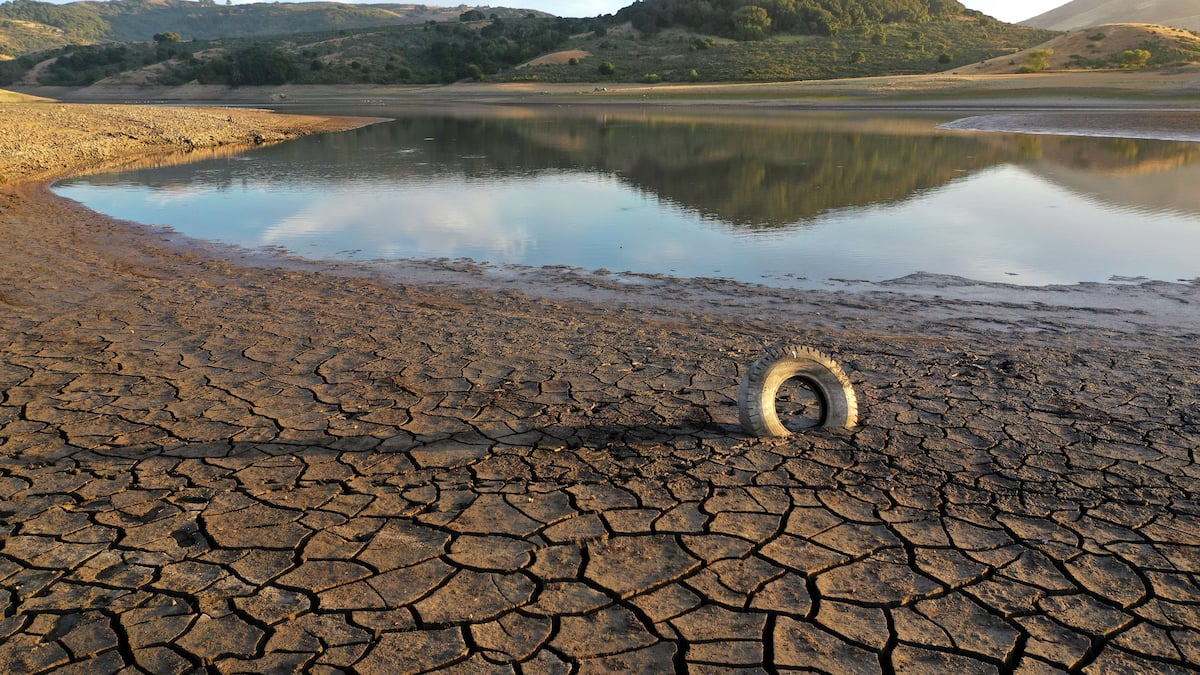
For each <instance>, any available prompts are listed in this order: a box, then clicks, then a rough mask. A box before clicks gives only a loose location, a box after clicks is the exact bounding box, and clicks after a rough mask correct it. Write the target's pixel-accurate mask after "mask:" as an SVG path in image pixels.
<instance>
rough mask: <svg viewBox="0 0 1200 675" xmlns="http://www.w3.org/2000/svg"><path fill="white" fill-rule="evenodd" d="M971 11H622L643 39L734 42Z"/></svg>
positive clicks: (740, 5) (670, 6)
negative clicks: (677, 34) (696, 36)
mask: <svg viewBox="0 0 1200 675" xmlns="http://www.w3.org/2000/svg"><path fill="white" fill-rule="evenodd" d="M964 12H966V7H964V6H963V5H962V4H961V3H959V2H958V0H642V1H640V2H635V3H633V4H632V5H630V6H628V7H626V8H625V9H622V10H621V11H619V12H617V15H616V18H615V20H616V22H618V23H621V22H625V21H628V22H630V23H632V24H633V27H634V28H636V29H637V30H638V31H640V32H641V33H643V34H653V33H656V32H658V31H661V30H663V29H666V28H686V29H689V30H692V31H695V32H698V33H707V34H712V35H720V36H724V37H728V38H733V39H735V40H756V39H763V38H766V37H768V36H770V35H772V34H777V33H792V34H807V35H832V34H835V33H837V32H838V31H840V30H842V29H844V28H848V27H852V26H862V25H872V24H881V23H924V22H927V21H934V20H941V19H946V18H949V17H952V16H957V15H959V14H962V13H964Z"/></svg>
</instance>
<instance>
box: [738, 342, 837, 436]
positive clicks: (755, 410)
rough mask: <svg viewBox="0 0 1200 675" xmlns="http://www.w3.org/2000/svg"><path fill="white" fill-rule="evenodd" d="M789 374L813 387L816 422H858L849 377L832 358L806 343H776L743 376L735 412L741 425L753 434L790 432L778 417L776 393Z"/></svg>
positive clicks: (830, 425) (829, 424)
mask: <svg viewBox="0 0 1200 675" xmlns="http://www.w3.org/2000/svg"><path fill="white" fill-rule="evenodd" d="M792 378H797V379H799V380H802V381H803V382H804V383H805V384H807V385H808V386H810V387H812V389H813V391H814V392H815V393H816V394H817V397H818V398H819V399H820V404H821V420H820V423H819V424H818V426H821V427H827V428H846V429H849V428H851V427H853V426H854V425H856V424H858V397H857V396H855V395H854V387H853V386H852V385H851V384H850V378H848V377H846V373H845V372H844V371H843V370H842V368H841V366H839V365H838V364H837V362H835V361H834V360H833V359H832V358H830V357H829V356H827V355H826V354H823V353H821V352H819V351H817V350H815V349H811V348H809V347H796V346H794V345H789V344H778V345H775V346H774V347H771V348H770V349H768V350H767V353H766V354H764V355H763V357H762V358H760V359H759V360H757V361H755V362H754V363H753V364H752V365H751V366H750V369H749V370H747V371H746V375H745V376H744V377H743V378H742V386H741V389H740V390H739V391H738V412H739V417H740V418H741V423H742V428H743V429H745V430H746V432H747V433H749V434H753V435H755V436H790V435H791V434H792V432H791V431H790V430H789V429H788V428H787V427H785V426H784V425H783V423H782V422H780V421H779V413H778V412H777V411H776V409H775V397H776V396H777V395H778V394H779V387H780V386H782V385H783V383H784V382H787V381H788V380H790V379H792Z"/></svg>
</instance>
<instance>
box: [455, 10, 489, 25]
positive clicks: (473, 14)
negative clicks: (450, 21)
mask: <svg viewBox="0 0 1200 675" xmlns="http://www.w3.org/2000/svg"><path fill="white" fill-rule="evenodd" d="M485 19H487V15H485V14H484V13H483V12H481V11H479V10H477V9H470V10H467V11H465V12H463V13H462V14H459V15H458V20H459V21H462V22H463V23H467V22H469V21H483V20H485Z"/></svg>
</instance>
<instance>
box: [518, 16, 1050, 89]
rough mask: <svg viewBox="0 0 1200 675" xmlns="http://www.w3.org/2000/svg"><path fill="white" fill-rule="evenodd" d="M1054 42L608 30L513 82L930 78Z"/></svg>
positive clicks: (985, 27)
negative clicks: (570, 55)
mask: <svg viewBox="0 0 1200 675" xmlns="http://www.w3.org/2000/svg"><path fill="white" fill-rule="evenodd" d="M1053 35H1054V33H1051V32H1049V31H1039V30H1033V29H1029V28H1024V27H1021V26H1014V25H1011V24H1005V23H1001V22H998V21H994V20H992V19H989V18H987V17H972V16H963V17H958V18H956V19H954V20H951V21H936V22H935V21H931V22H926V23H918V24H876V25H870V26H866V25H864V26H859V27H856V28H850V29H843V30H840V31H839V32H838V34H837V35H833V36H820V35H780V36H775V37H771V38H768V39H766V40H750V41H740V42H739V41H732V40H727V39H726V40H721V39H712V38H709V37H705V36H698V35H696V34H695V33H690V32H687V31H683V30H680V29H664V30H663V31H661V32H659V33H656V34H654V35H652V36H645V35H640V34H638V33H636V32H628V31H626V32H624V33H622V32H621V31H617V30H612V31H609V32H608V33H607V34H606V35H604V36H603V37H598V36H595V35H590V36H587V37H584V38H578V39H575V40H572V42H571V46H572V47H573V48H576V49H581V50H584V51H587V52H589V53H590V54H591V56H590V57H588V58H586V59H582V60H581V61H580V63H579V64H578V65H576V66H571V65H570V64H566V65H544V66H537V67H534V68H525V69H522V70H520V71H517V72H515V73H513V74H512V78H513V79H517V80H530V81H543V82H570V81H579V80H587V79H592V80H595V79H600V80H604V79H609V78H611V79H613V80H614V81H640V80H642V79H643V78H644V77H645V76H646V75H647V74H653V75H658V76H659V80H660V81H663V82H726V81H760V82H761V81H781V80H801V79H829V78H836V77H866V76H872V75H892V74H916V73H932V72H939V71H943V70H949V69H951V68H954V67H956V66H961V65H966V64H969V63H975V62H978V61H983V60H985V59H988V58H992V57H995V56H1000V55H1005V54H1011V53H1013V52H1016V51H1019V50H1022V49H1027V48H1029V47H1031V46H1034V45H1036V44H1039V43H1041V42H1044V41H1046V40H1048V39H1050V38H1051V37H1053ZM604 63H611V64H612V65H613V72H612V73H611V74H610V75H609V76H608V77H599V75H600V73H599V72H598V69H599V68H600V66H601V65H602V64H604Z"/></svg>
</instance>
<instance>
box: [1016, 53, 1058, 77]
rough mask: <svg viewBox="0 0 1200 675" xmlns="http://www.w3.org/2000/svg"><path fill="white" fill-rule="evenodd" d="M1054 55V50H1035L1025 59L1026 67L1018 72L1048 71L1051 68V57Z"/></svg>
mask: <svg viewBox="0 0 1200 675" xmlns="http://www.w3.org/2000/svg"><path fill="white" fill-rule="evenodd" d="M1053 55H1054V50H1053V49H1035V50H1033V51H1031V52H1029V56H1027V57H1025V65H1023V66H1021V69H1020V70H1019V71H1017V72H1021V73H1037V72H1041V71H1043V70H1046V69H1047V68H1049V67H1050V57H1051V56H1053Z"/></svg>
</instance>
